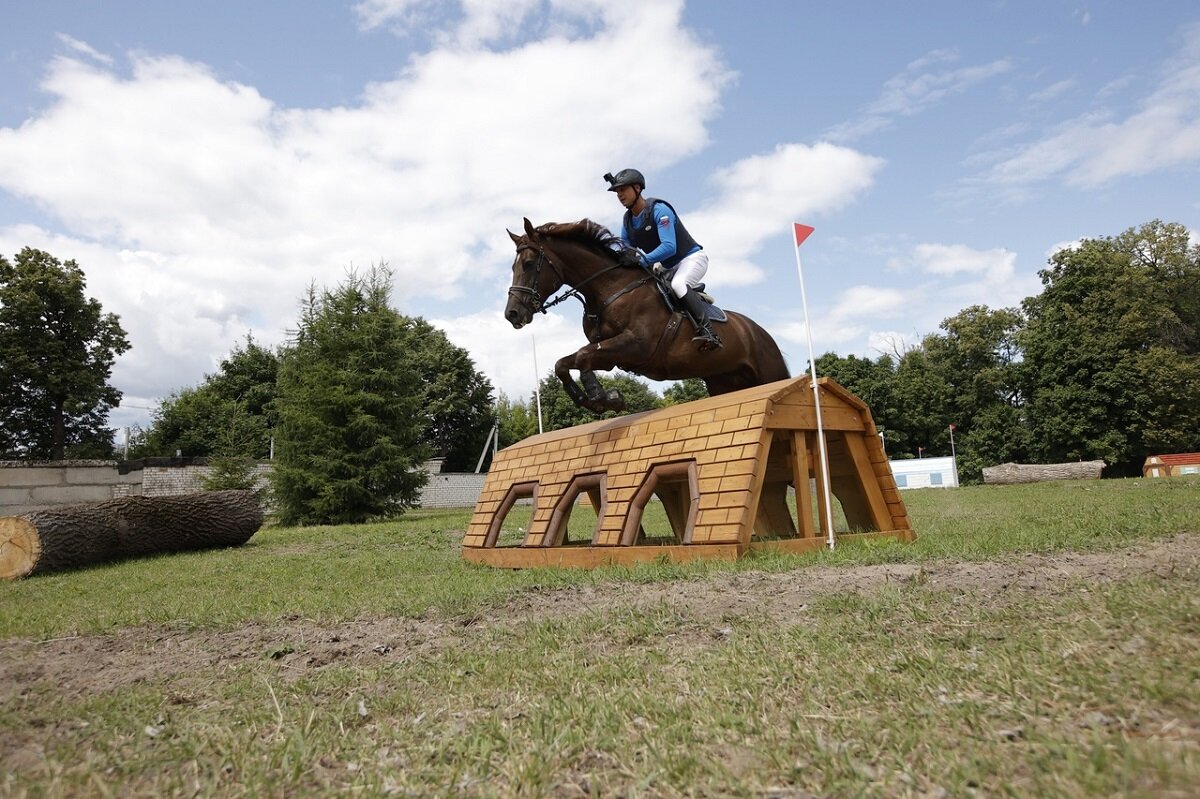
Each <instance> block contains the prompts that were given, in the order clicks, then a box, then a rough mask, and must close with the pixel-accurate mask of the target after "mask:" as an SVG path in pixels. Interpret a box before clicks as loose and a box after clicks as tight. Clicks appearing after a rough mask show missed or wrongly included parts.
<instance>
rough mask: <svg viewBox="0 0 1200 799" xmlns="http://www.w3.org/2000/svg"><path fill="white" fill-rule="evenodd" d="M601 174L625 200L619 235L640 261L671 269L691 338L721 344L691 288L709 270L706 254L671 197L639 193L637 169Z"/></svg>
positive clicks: (640, 181)
mask: <svg viewBox="0 0 1200 799" xmlns="http://www.w3.org/2000/svg"><path fill="white" fill-rule="evenodd" d="M604 179H605V180H607V181H608V184H609V185H608V190H609V191H615V192H616V193H617V199H618V200H620V201H621V205H623V206H625V220H624V222H623V223H622V225H621V240H622V241H623V242H625V244H626V245H628V246H630V247H636V248H637V249H638V250H639V252H640V254H639V260H640V261H641V263H642V266H644V267H650V266H651V264H656V263H661V264H662V267H661V269H662V270H663V271H667V272H669V271H670V270H672V269H673V270H674V274H672V275H671V291H672V292H674V293H675V296H676V297H679V299H680V302H681V303H682V304H683V307H684V308H685V309H686V310H687V312H688V315H690V316H691V317H692V322H693V323H694V324H695V325H696V335H695V336H694V337H693V338H692V341H696V342H699V344H700V347H701V348H702V349H704V348H708V347H720V346H721V339H720V338H719V337H718V336H717V334H716V333H714V332H713V329H712V326H711V323H710V322H709V321H708V314H706V313H705V312H704V300H702V299H700V294H699V293H698V292H697V291H696V286H698V285H699V284H700V278H702V277H704V273H705V272H707V271H708V255H707V254H706V253H705V252H704V250H703V248H702V247H701V246H700V245H699V244H697V243H696V240H695V239H693V238H692V237H691V235H690V234H689V233H688V232H687V228H685V227H684V226H683V222H681V221H680V220H679V215H678V214H676V213H675V209H674V208H672V207H671V204H670V203H668V202H667V201H665V200H658V199H655V198H653V197H643V196H642V192H643V191H645V189H646V179H645V178H644V177H642V173H641V172H638V171H637V170H636V169H622V170H621V171H620V172H618V173H617V174H616V176H615V177H614V176H613V175H612V174H611V173H609V174H606V175H605V176H604Z"/></svg>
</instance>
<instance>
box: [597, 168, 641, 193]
mask: <svg viewBox="0 0 1200 799" xmlns="http://www.w3.org/2000/svg"><path fill="white" fill-rule="evenodd" d="M604 179H605V180H607V181H608V190H609V191H616V190H617V189H619V188H621V187H622V186H637V187H638V188H639V189H642V190H643V191H645V189H646V179H645V178H644V177H642V173H641V172H638V171H637V170H636V169H622V170H621V171H620V172H618V173H617V174H616V176H615V177H614V176H613V173H611V172H606V173H604Z"/></svg>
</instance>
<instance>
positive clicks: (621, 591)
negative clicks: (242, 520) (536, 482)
mask: <svg viewBox="0 0 1200 799" xmlns="http://www.w3.org/2000/svg"><path fill="white" fill-rule="evenodd" d="M1198 567H1200V535H1197V534H1179V535H1176V536H1173V537H1171V538H1168V539H1164V540H1162V541H1158V542H1155V543H1153V544H1149V545H1147V546H1145V547H1141V548H1137V549H1131V550H1124V551H1118V552H1106V553H1058V554H1054V555H1026V556H1019V557H1014V558H1011V559H1008V560H1003V561H989V562H980V563H974V562H961V561H938V562H934V563H925V564H921V565H907V564H900V565H881V566H862V567H815V568H809V569H804V570H800V571H792V572H786V573H780V574H775V573H764V572H753V571H751V572H742V573H736V574H725V575H718V576H711V577H706V578H705V579H702V580H693V581H685V582H669V583H653V584H612V585H604V586H600V587H590V586H589V587H578V588H569V589H554V590H547V591H530V592H525V593H523V594H522V595H521V596H520V597H518V598H517V599H515V600H513V601H511V602H509V603H507V604H505V605H502V606H499V607H494V608H489V609H487V610H486V611H484V612H483V613H481V614H480V615H477V616H474V617H449V618H443V617H429V618H423V619H409V618H365V619H358V620H354V621H349V622H343V623H338V624H320V623H317V622H315V621H312V620H308V619H302V618H290V619H283V620H280V621H276V622H272V623H270V624H261V623H254V624H244V625H241V626H238V627H234V628H232V629H221V630H195V629H173V628H171V627H138V628H129V629H124V630H120V631H118V632H116V633H114V634H111V635H83V636H77V637H70V638H60V639H52V640H48V641H29V640H20V639H8V640H0V675H4V677H3V679H0V704H2V703H7V702H10V701H12V700H14V699H17V698H18V697H20V696H21V695H22V694H23V693H25V692H27V691H29V690H31V689H32V688H34V686H36V685H38V684H41V685H43V686H45V685H53V686H54V687H55V690H56V692H57V693H58V694H59V695H60V696H62V697H63V698H69V697H71V696H72V695H75V696H87V695H91V694H94V693H97V692H101V691H107V690H111V689H112V688H114V687H118V686H121V685H126V684H130V683H133V682H137V681H140V680H157V679H161V678H169V677H178V676H184V675H188V674H193V673H200V672H209V673H212V672H215V671H218V670H222V669H225V668H229V667H231V666H237V665H239V664H241V663H245V662H246V661H247V660H259V659H262V658H263V657H270V658H274V659H276V660H278V661H280V663H281V664H282V665H283V666H285V667H286V671H287V672H288V673H291V674H294V675H295V676H297V677H298V676H301V675H303V674H305V673H307V672H309V671H311V670H315V669H320V668H323V667H325V666H328V665H330V664H343V665H349V664H354V663H357V662H368V661H372V662H379V661H380V660H381V659H384V660H387V659H390V660H404V659H410V658H421V657H424V656H426V655H429V654H436V653H437V652H440V651H443V650H445V649H446V648H449V647H459V646H462V645H463V644H464V643H469V642H470V641H471V640H472V639H474V638H475V637H477V636H480V635H483V634H485V633H487V634H494V633H495V632H497V631H503V630H505V629H514V630H517V629H519V628H520V627H521V626H522V625H525V624H528V623H530V622H531V621H538V620H544V619H551V618H562V617H570V616H572V615H580V614H585V613H594V612H596V610H595V609H597V608H604V609H606V611H614V612H615V611H620V610H621V609H625V608H639V607H650V606H659V605H663V604H665V605H666V606H668V607H671V608H675V609H677V610H679V611H680V615H681V616H682V617H684V618H686V619H687V620H688V621H687V624H685V625H684V627H683V628H682V629H681V631H680V633H679V635H677V636H675V638H676V640H674V641H673V642H672V643H673V646H676V647H685V648H686V647H697V648H700V647H706V646H711V645H713V642H714V639H719V638H720V636H721V635H722V633H723V630H724V629H725V625H726V623H727V620H728V619H730V618H736V617H738V616H745V615H756V616H759V617H763V618H765V619H768V620H772V621H779V622H784V623H786V622H792V623H794V622H796V621H798V620H800V619H802V618H803V615H804V613H805V609H806V608H807V607H808V605H809V604H810V603H812V602H814V601H816V600H818V599H820V598H821V597H824V596H829V595H837V594H846V593H851V592H857V593H869V592H873V591H878V590H881V589H883V588H884V587H887V586H894V585H896V584H910V585H921V586H923V587H924V588H925V589H927V590H934V591H948V592H952V593H961V594H963V595H964V596H965V595H970V597H971V601H972V602H984V603H987V604H991V605H994V606H996V607H1002V606H1004V605H1005V604H1006V603H1008V602H1010V601H1013V600H1015V599H1017V598H1020V599H1028V598H1029V597H1030V596H1038V595H1041V596H1046V597H1052V596H1056V595H1059V594H1062V593H1064V592H1068V591H1078V590H1080V586H1081V584H1102V583H1105V582H1110V581H1120V580H1127V579H1132V578H1136V577H1143V576H1162V577H1167V576H1171V575H1173V574H1178V573H1180V572H1188V571H1190V572H1193V573H1195V572H1196V570H1197V568H1198Z"/></svg>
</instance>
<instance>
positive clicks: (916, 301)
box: [772, 243, 1038, 357]
mask: <svg viewBox="0 0 1200 799" xmlns="http://www.w3.org/2000/svg"><path fill="white" fill-rule="evenodd" d="M1016 260H1017V256H1016V254H1015V253H1013V252H1011V251H1008V250H1003V249H990V250H977V249H973V248H971V247H968V246H966V245H962V244H936V243H923V244H917V245H915V246H913V247H912V248H911V249H909V250H907V251H905V252H903V253H900V254H898V255H894V256H892V257H891V258H890V259H889V261H888V267H889V268H890V269H892V270H893V271H898V272H900V273H902V274H903V275H904V281H903V284H902V285H901V286H899V287H896V286H877V285H861V284H860V285H855V286H851V287H849V288H847V289H845V290H843V291H842V292H840V293H839V294H838V295H837V297H836V299H835V300H834V301H833V302H831V303H825V304H820V305H815V306H814V305H813V304H811V303H810V306H809V310H810V313H811V316H812V329H813V346H814V348H815V349H816V351H817V354H818V355H820V354H821V353H823V352H827V351H830V350H836V351H839V352H854V353H856V354H860V355H863V356H867V357H877V356H878V355H880V354H884V353H889V354H897V353H902V352H903V351H904V349H905V348H906V347H910V346H915V345H918V344H920V342H921V339H922V338H923V337H924V336H925V335H928V334H930V333H935V332H938V327H939V325H940V324H941V322H942V320H944V319H946V318H947V317H950V316H953V315H954V314H956V313H958V312H959V311H960V310H962V309H963V308H966V307H968V306H971V305H986V306H988V307H990V308H1003V307H1008V306H1012V305H1016V304H1018V303H1019V302H1020V301H1021V300H1022V299H1023V298H1024V297H1026V296H1029V295H1031V294H1036V293H1037V291H1038V288H1037V283H1038V281H1037V279H1036V278H1035V277H1031V276H1030V277H1018V276H1017V272H1016ZM898 325H911V326H912V327H911V328H910V329H908V330H907V331H906V332H904V333H901V332H898V331H897V326H898ZM772 331H773V332H775V333H777V334H778V338H780V339H781V340H783V341H787V342H791V343H793V344H795V345H803V346H805V347H806V346H807V344H806V335H807V333H806V329H805V326H804V323H803V322H802V321H795V320H793V321H791V322H787V323H784V324H781V325H779V326H773V327H772Z"/></svg>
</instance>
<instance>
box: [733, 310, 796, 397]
mask: <svg viewBox="0 0 1200 799" xmlns="http://www.w3.org/2000/svg"><path fill="white" fill-rule="evenodd" d="M743 318H745V317H743ZM746 322H747V323H748V324H749V326H750V332H751V337H752V339H753V343H754V352H755V354H756V355H757V359H756V360H757V362H758V379H759V384H760V385H762V384H764V383H774V382H775V381H776V380H787V379H788V378H789V377H791V376H792V375H791V372H789V371H788V367H787V361H785V360H784V358H783V352H781V351H780V349H779V345H778V344H776V343H775V339H774V338H772V337H771V334H770V333H768V332H767V331H766V330H765V329H763V327H762V326H761V325H759V324H758V322H755V321H754V320H753V319H749V318H746Z"/></svg>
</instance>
